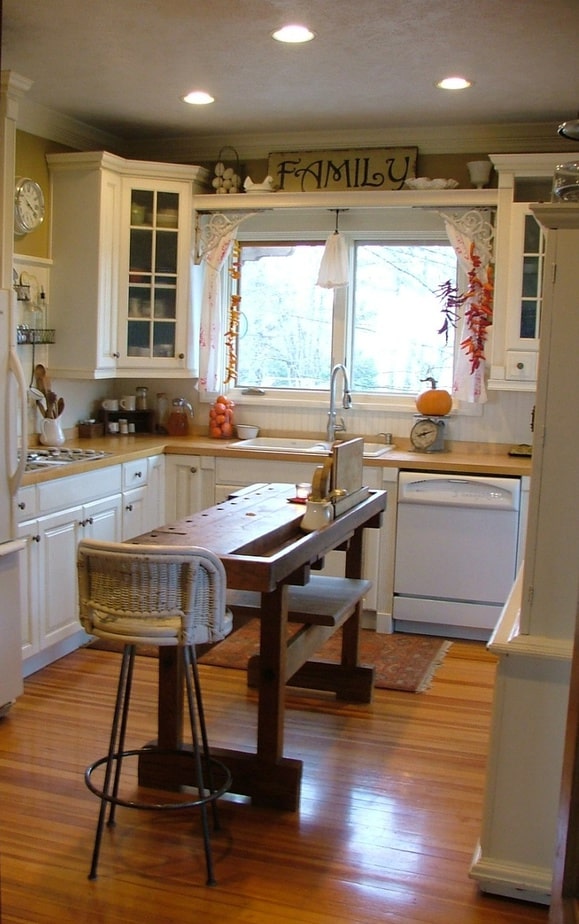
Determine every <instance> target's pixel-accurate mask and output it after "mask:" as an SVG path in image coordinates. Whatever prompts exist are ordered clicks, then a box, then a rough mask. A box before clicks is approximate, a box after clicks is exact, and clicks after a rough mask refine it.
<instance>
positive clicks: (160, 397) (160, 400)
mask: <svg viewBox="0 0 579 924" xmlns="http://www.w3.org/2000/svg"><path fill="white" fill-rule="evenodd" d="M168 412H169V399H168V397H167V395H166V394H165V392H164V391H159V392H157V412H156V417H157V419H156V422H155V426H156V428H157V433H166V432H167V414H168Z"/></svg>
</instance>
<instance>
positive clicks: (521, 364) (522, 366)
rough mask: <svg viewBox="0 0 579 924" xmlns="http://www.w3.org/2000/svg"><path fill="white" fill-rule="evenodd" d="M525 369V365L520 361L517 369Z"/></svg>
mask: <svg viewBox="0 0 579 924" xmlns="http://www.w3.org/2000/svg"><path fill="white" fill-rule="evenodd" d="M524 368H525V364H524V363H522V362H520V361H519V362H518V363H517V369H524Z"/></svg>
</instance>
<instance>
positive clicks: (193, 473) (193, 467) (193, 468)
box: [189, 465, 197, 475]
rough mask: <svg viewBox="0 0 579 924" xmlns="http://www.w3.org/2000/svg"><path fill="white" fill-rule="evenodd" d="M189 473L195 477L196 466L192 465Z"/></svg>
mask: <svg viewBox="0 0 579 924" xmlns="http://www.w3.org/2000/svg"><path fill="white" fill-rule="evenodd" d="M189 471H190V472H191V474H192V475H196V474H197V466H196V465H192V466H191V468H190V469H189Z"/></svg>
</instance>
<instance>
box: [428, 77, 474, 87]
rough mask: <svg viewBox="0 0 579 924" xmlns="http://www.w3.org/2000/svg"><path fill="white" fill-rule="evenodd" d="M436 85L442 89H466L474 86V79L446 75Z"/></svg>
mask: <svg viewBox="0 0 579 924" xmlns="http://www.w3.org/2000/svg"><path fill="white" fill-rule="evenodd" d="M436 86H437V87H439V88H440V89H441V90H466V89H467V87H472V80H467V79H466V77H444V78H443V79H442V80H439V81H438V83H437V84H436Z"/></svg>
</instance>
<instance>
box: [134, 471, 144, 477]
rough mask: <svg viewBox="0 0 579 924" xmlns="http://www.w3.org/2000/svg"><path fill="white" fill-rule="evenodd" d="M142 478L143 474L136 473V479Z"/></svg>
mask: <svg viewBox="0 0 579 924" xmlns="http://www.w3.org/2000/svg"><path fill="white" fill-rule="evenodd" d="M142 477H143V473H142V472H135V478H142Z"/></svg>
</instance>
